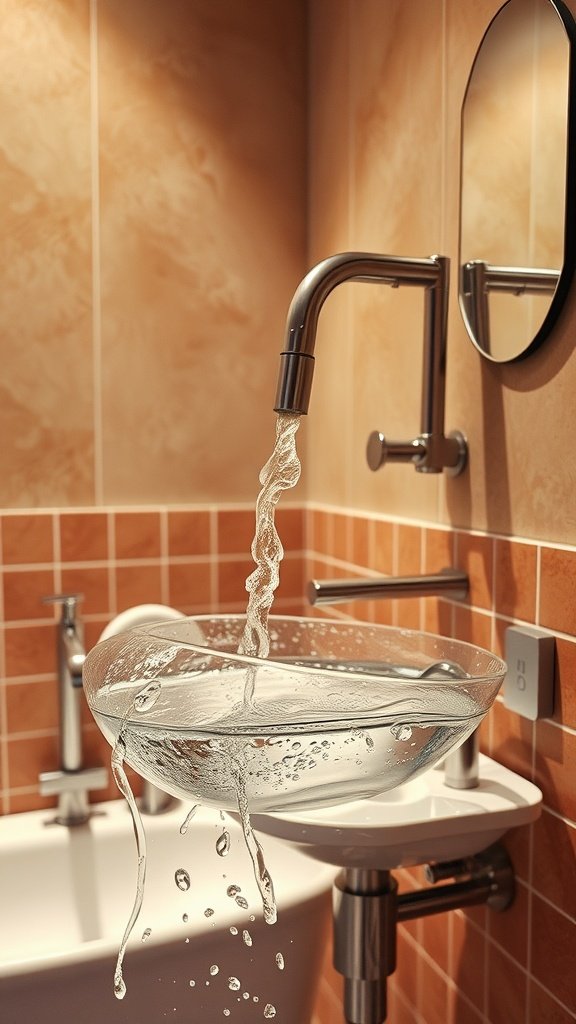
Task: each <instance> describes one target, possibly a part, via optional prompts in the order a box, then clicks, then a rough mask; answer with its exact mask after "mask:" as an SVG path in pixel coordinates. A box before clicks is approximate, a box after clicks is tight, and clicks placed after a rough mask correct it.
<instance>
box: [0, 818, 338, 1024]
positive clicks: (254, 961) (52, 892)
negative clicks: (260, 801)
mask: <svg viewBox="0 0 576 1024" xmlns="http://www.w3.org/2000/svg"><path fill="white" fill-rule="evenodd" d="M187 809H189V808H187V807H186V806H185V805H179V806H178V807H177V808H175V809H174V810H171V811H170V812H168V813H167V814H163V815H160V816H157V817H147V818H146V819H145V828H146V833H147V839H148V852H149V864H148V876H147V882H146V896H145V900H144V906H143V910H142V914H141V916H140V919H139V920H138V923H137V925H136V927H135V929H134V933H133V936H132V938H131V940H130V942H129V945H128V950H127V953H126V958H125V961H124V978H125V981H126V985H127V994H126V996H125V998H124V1000H123V1001H118V1000H117V999H116V998H115V997H114V994H113V973H114V965H115V961H116V955H117V952H118V946H119V943H120V940H121V938H122V934H123V932H124V928H125V925H126V921H127V919H128V916H129V913H130V910H131V907H132V902H133V899H134V886H135V879H136V854H135V846H134V836H133V832H132V824H131V819H130V816H129V814H128V811H127V809H126V807H125V805H124V802H123V801H121V800H119V801H112V802H110V803H108V804H102V805H100V806H99V807H98V810H99V811H100V812H101V814H100V815H99V816H97V817H93V818H92V819H91V820H90V822H89V823H88V824H87V825H83V826H79V827H77V828H74V829H67V828H65V827H63V826H60V825H47V824H46V822H47V821H48V820H50V818H51V817H53V814H51V813H50V812H46V811H38V812H37V811H35V812H33V813H27V814H18V815H10V816H8V817H5V818H0V908H1V913H0V1021H1V1022H2V1024H37V1022H40V1021H41V1022H42V1024H62V1022H63V1021H67V1020H69V1021H81V1022H82V1024H104V1022H106V1024H109V1022H115V1024H159V1022H160V1021H165V1020H167V1021H170V1024H190V1022H191V1021H199V1022H200V1021H201V1022H202V1024H220V1022H221V1021H222V1020H224V1019H226V1017H225V1016H223V1011H224V1009H225V1008H229V1009H230V1011H231V1019H236V1020H240V1021H243V1022H244V1021H246V1022H249V1021H252V1020H254V1021H256V1020H261V1019H262V1014H263V1009H264V1007H265V1005H266V1003H267V1002H270V1003H272V1004H273V1005H275V1006H276V1007H277V1010H278V1019H282V1020H283V1021H287V1022H288V1024H302V1021H307V1020H309V1019H310V1014H311V1008H312V1003H313V998H314V989H315V984H316V981H317V976H318V971H319V963H320V960H321V956H322V948H323V936H324V931H325V928H326V926H327V921H328V915H329V907H330V899H329V890H330V888H331V883H332V879H333V877H334V874H335V871H334V869H333V868H329V867H327V866H326V865H322V864H317V865H315V866H314V867H313V866H312V865H311V864H310V862H309V861H307V860H305V858H303V857H302V855H301V854H299V853H298V851H296V850H294V849H290V848H289V847H288V846H287V845H286V844H284V843H281V842H279V841H277V840H274V839H272V838H266V839H265V842H264V848H265V857H266V862H267V865H268V866H269V870H270V873H271V875H272V879H273V881H274V884H275V889H276V895H277V900H278V909H279V913H278V922H277V924H275V925H272V926H270V925H267V924H265V923H264V922H263V919H262V909H261V903H260V898H259V895H258V892H257V889H256V883H255V881H254V876H253V872H252V867H251V865H250V862H249V859H248V854H247V852H246V850H245V847H244V842H243V839H242V836H241V834H240V829H239V827H238V826H237V825H236V823H235V822H233V821H232V820H231V819H229V818H226V827H227V828H228V829H229V831H230V835H231V849H230V853H229V854H228V855H227V856H226V857H224V858H222V857H219V856H218V855H217V854H216V852H215V843H216V839H217V838H218V836H219V835H221V833H222V830H223V828H224V824H223V823H222V821H221V819H220V816H219V814H218V812H217V811H214V810H212V811H206V810H199V811H198V813H197V815H196V817H195V818H194V820H193V821H192V822H191V823H190V826H189V829H188V832H187V833H186V834H185V835H181V834H180V831H179V828H180V825H181V824H182V822H183V819H184V817H185V815H186V811H187ZM181 867H184V868H185V869H186V870H187V871H188V872H189V874H190V876H191V887H190V889H189V891H188V892H182V891H180V889H179V888H178V887H177V885H176V883H175V879H174V875H175V871H176V870H177V869H178V868H181ZM233 883H235V884H238V885H240V886H241V887H242V894H243V895H245V897H246V899H247V900H248V903H249V906H248V909H242V908H241V907H239V906H237V905H236V903H235V902H234V899H231V898H230V897H229V896H228V895H227V894H226V889H227V887H228V885H230V884H233ZM208 908H211V909H212V910H213V911H214V913H213V914H212V915H210V916H209V917H206V916H205V910H206V909H208ZM184 914H186V915H187V918H188V919H187V920H186V921H185V920H184ZM250 915H254V917H255V920H254V921H251V920H250ZM230 927H235V928H237V929H238V934H237V935H232V934H231V933H230ZM147 928H150V929H151V933H150V937H149V938H148V939H147V941H146V942H144V943H143V942H142V936H143V933H144V931H145V929H147ZM243 929H249V931H250V934H251V936H252V939H253V946H252V947H250V948H249V947H248V946H247V945H246V944H245V943H244V942H243V939H242V931H243ZM276 952H282V953H283V954H284V957H285V963H286V966H285V969H284V970H283V971H280V970H279V969H278V966H277V964H276V962H275V953H276ZM212 965H217V966H218V967H219V972H218V974H217V975H216V976H212V975H211V974H210V967H211V966H212ZM232 975H234V976H237V977H238V978H239V979H240V981H241V984H242V988H241V990H240V991H238V992H232V991H231V990H230V989H229V988H228V985H227V979H228V977H230V976H232ZM191 981H194V982H195V985H194V986H192V985H191V984H190V982H191ZM244 991H246V992H249V993H250V998H249V999H245V998H244V996H243V993H244ZM254 996H256V998H257V999H258V1002H257V1003H256V1002H254ZM239 1000H240V1005H238V1001H239Z"/></svg>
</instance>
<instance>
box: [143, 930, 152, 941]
mask: <svg viewBox="0 0 576 1024" xmlns="http://www.w3.org/2000/svg"><path fill="white" fill-rule="evenodd" d="M151 935H152V929H151V928H145V929H144V931H143V932H142V942H146V939H149V938H150V936H151Z"/></svg>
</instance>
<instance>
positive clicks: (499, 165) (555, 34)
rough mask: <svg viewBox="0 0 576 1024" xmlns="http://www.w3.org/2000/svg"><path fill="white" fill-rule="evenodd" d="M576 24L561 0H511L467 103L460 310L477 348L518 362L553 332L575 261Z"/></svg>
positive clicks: (485, 45)
mask: <svg viewBox="0 0 576 1024" xmlns="http://www.w3.org/2000/svg"><path fill="white" fill-rule="evenodd" d="M575 42H576V25H575V22H574V19H573V17H572V14H571V13H570V11H569V10H568V8H567V7H566V6H565V4H564V3H562V2H561V0H508V2H507V3H506V4H504V6H503V7H502V8H501V9H500V10H499V12H498V13H497V14H496V16H495V18H494V19H493V21H492V22H491V24H490V25H489V27H488V29H487V31H486V33H485V35H484V38H483V40H482V43H481V45H480V48H479V50H478V53H477V55H476V58H475V60H474V64H473V66H472V71H471V72H470V77H469V79H468V85H467V88H466V94H465V97H464V104H463V107H462V154H461V181H460V261H459V262H460V281H459V296H460V308H461V310H462V315H463V317H464V322H465V324H466V328H467V330H468V333H469V335H470V337H471V339H472V341H473V342H474V344H475V345H476V347H477V348H478V349H479V351H480V352H481V353H482V354H483V355H484V356H486V357H487V358H488V359H491V360H492V361H493V362H498V363H501V362H510V361H512V360H514V359H520V358H522V357H523V356H526V355H527V354H528V353H529V352H531V351H533V349H535V348H536V347H537V346H538V345H540V344H541V342H542V341H543V340H544V339H545V338H546V337H547V336H548V334H549V333H550V330H551V328H552V326H553V324H554V322H555V321H556V319H557V317H558V314H559V312H560V310H561V308H562V304H563V302H564V299H565V297H566V294H567V291H568V288H569V287H570V283H571V280H572V275H573V271H574V263H575V248H576V245H575V233H576V224H575V215H576V203H575V198H576V189H575V181H574V178H575V175H576V159H575V154H574V150H575V148H576V134H575V125H574V118H575V114H576V96H575V95H574V93H575V83H574V67H573V48H574V45H575Z"/></svg>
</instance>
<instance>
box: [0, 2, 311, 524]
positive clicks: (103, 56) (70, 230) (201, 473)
mask: <svg viewBox="0 0 576 1024" xmlns="http://www.w3.org/2000/svg"><path fill="white" fill-rule="evenodd" d="M305 56H306V54H305V4H304V0H296V2H291V3H289V4H270V3H268V2H267V0H248V2H243V3H242V4H238V3H236V2H234V0H219V2H218V3H217V4H207V3H204V2H193V3H190V2H188V0H170V3H167V4H165V3H157V2H156V0H122V2H121V3H119V2H117V0H50V3H46V2H45V0H6V2H5V3H3V4H2V32H1V33H0V82H1V88H0V96H1V99H0V103H1V113H2V133H1V141H0V189H1V194H2V200H3V201H2V211H3V216H2V249H3V260H2V264H3V271H2V280H1V281H0V309H1V318H2V332H1V336H0V360H1V365H2V373H1V375H0V376H1V380H0V436H1V437H2V445H1V446H0V507H25V506H28V507H38V506H52V507H61V506H64V507H66V506H70V505H75V506H83V505H91V504H94V503H95V504H113V503H118V502H120V503H123V504H134V503H140V504H146V503H149V502H158V501H159V502H164V503H174V502H189V501H200V502H202V501H237V500H245V499H249V498H252V497H253V495H254V493H255V487H256V486H257V474H258V470H259V468H260V466H261V464H262V462H263V461H264V458H265V457H266V455H267V452H268V450H269V447H270V443H271V439H272V438H273V435H274V422H273V415H272V412H271V406H272V400H273V394H274V378H275V374H276V366H277V359H276V356H275V353H276V352H277V351H279V348H280V339H281V335H282V331H283V325H284V317H285V311H286V306H287V302H288V301H289V297H290V296H291V294H292V292H293V290H294V287H295V285H296V283H297V281H298V279H299V278H300V277H301V274H302V269H303V265H304V244H305V142H306V138H305V104H304V99H305V87H306V75H305ZM271 352H273V353H274V356H273V357H271V356H270V353H271ZM266 395H268V396H270V397H269V401H266V399H265V398H264V399H263V397H262V396H266Z"/></svg>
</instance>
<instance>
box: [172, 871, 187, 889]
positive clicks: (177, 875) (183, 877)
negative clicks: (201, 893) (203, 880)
mask: <svg viewBox="0 0 576 1024" xmlns="http://www.w3.org/2000/svg"><path fill="white" fill-rule="evenodd" d="M174 881H175V882H176V885H177V886H178V888H179V889H181V890H182V892H188V889H189V888H190V875H189V874H188V872H187V871H186V868H178V869H177V871H175V872H174Z"/></svg>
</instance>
